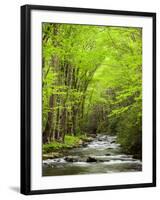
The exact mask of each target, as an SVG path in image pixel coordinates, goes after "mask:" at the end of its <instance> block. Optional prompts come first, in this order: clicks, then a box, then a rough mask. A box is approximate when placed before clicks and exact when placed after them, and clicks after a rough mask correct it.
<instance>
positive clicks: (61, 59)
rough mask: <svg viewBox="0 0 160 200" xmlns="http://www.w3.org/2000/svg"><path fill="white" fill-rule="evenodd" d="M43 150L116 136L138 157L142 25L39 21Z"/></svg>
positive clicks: (124, 146)
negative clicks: (98, 136)
mask: <svg viewBox="0 0 160 200" xmlns="http://www.w3.org/2000/svg"><path fill="white" fill-rule="evenodd" d="M42 47H43V51H42V52H43V53H42V54H43V58H42V73H43V74H42V95H43V96H42V100H43V102H42V103H43V114H42V138H43V153H46V152H54V151H55V152H56V151H61V150H62V149H67V148H68V149H69V148H72V147H76V145H81V143H82V142H83V141H89V140H90V139H91V138H92V137H95V135H97V134H105V135H110V136H116V141H117V143H119V144H120V146H121V149H122V151H123V152H124V153H126V154H132V155H134V156H135V157H136V158H139V159H142V29H141V28H137V27H113V26H96V25H77V24H58V23H43V24H42Z"/></svg>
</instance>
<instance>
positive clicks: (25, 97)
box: [20, 5, 156, 195]
mask: <svg viewBox="0 0 160 200" xmlns="http://www.w3.org/2000/svg"><path fill="white" fill-rule="evenodd" d="M32 10H45V11H64V12H80V13H81V12H82V13H92V14H97V13H99V14H113V15H125V16H142V17H151V18H152V20H153V27H152V33H153V39H152V45H153V46H152V48H153V52H152V56H153V63H152V72H153V73H152V77H153V97H152V98H153V105H152V108H153V132H152V137H153V144H152V145H153V149H152V157H153V162H152V169H153V171H152V183H140V184H125V185H110V186H107V185H106V186H94V187H83V186H82V187H78V188H74V187H73V188H60V189H54V188H53V189H49V190H45V189H44V190H31V118H30V116H31V112H32V110H31V87H32V86H31V59H32V58H31V11H32ZM20 184H21V193H22V194H25V195H33V194H49V193H65V192H81V191H93V190H111V189H126V188H140V187H155V186H156V13H150V12H135V11H120V10H102V9H89V8H72V7H55V6H44V5H24V6H21V183H20Z"/></svg>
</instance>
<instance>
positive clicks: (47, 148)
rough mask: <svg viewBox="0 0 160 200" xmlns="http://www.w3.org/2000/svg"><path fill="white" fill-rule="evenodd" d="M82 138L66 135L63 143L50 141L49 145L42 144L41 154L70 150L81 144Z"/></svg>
mask: <svg viewBox="0 0 160 200" xmlns="http://www.w3.org/2000/svg"><path fill="white" fill-rule="evenodd" d="M82 138H83V137H76V136H71V135H66V136H65V141H64V143H62V142H60V141H52V142H51V143H49V144H43V153H50V152H54V151H58V150H62V149H71V148H73V147H78V146H79V145H80V144H81V141H82Z"/></svg>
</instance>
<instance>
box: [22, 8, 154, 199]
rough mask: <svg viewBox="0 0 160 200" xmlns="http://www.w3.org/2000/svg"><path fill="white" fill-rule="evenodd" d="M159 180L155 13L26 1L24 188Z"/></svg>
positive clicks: (87, 187) (88, 187)
mask: <svg viewBox="0 0 160 200" xmlns="http://www.w3.org/2000/svg"><path fill="white" fill-rule="evenodd" d="M154 186H156V13H151V12H137V11H124V10H103V9H91V8H74V7H73V8H72V7H58V6H57V7H56V6H44V5H24V6H22V7H21V193H22V194H27V195H28V194H49V193H61V192H62V193H64V192H80V191H95V190H112V189H125V188H138V187H154Z"/></svg>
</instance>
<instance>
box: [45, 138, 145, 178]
mask: <svg viewBox="0 0 160 200" xmlns="http://www.w3.org/2000/svg"><path fill="white" fill-rule="evenodd" d="M141 170H142V162H141V161H140V160H137V159H134V158H133V156H132V155H126V154H123V153H122V152H121V147H120V145H119V144H117V143H116V136H108V135H102V134H99V135H97V136H96V137H95V138H94V140H93V141H92V142H90V143H88V144H86V145H85V146H83V147H80V148H74V149H70V150H67V156H64V157H61V158H55V159H47V160H43V176H58V175H75V174H93V173H96V174H97V173H116V172H134V171H141Z"/></svg>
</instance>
